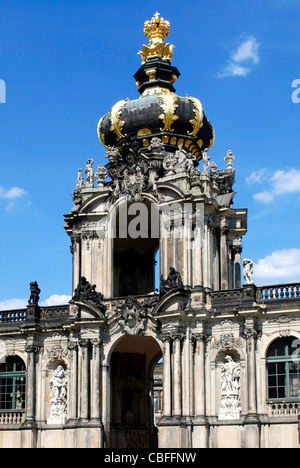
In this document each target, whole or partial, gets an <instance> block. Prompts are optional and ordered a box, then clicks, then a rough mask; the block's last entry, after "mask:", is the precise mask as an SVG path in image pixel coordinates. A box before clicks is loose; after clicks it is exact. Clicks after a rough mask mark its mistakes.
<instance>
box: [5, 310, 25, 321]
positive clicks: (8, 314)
mask: <svg viewBox="0 0 300 468" xmlns="http://www.w3.org/2000/svg"><path fill="white" fill-rule="evenodd" d="M26 319H27V309H22V310H8V311H0V324H3V323H16V322H25V321H26Z"/></svg>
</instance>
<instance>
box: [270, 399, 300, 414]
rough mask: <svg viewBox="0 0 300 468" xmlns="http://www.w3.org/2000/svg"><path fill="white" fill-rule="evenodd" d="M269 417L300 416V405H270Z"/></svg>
mask: <svg viewBox="0 0 300 468" xmlns="http://www.w3.org/2000/svg"><path fill="white" fill-rule="evenodd" d="M268 412H269V417H288V416H299V415H300V403H284V402H282V403H268Z"/></svg>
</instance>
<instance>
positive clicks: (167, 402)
mask: <svg viewBox="0 0 300 468" xmlns="http://www.w3.org/2000/svg"><path fill="white" fill-rule="evenodd" d="M162 341H163V342H164V365H163V378H164V380H163V397H164V416H165V417H168V416H171V415H172V396H171V338H170V337H169V336H163V337H162Z"/></svg>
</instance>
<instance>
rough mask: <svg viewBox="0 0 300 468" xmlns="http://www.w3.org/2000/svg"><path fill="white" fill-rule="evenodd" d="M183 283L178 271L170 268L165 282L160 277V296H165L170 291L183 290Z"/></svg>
mask: <svg viewBox="0 0 300 468" xmlns="http://www.w3.org/2000/svg"><path fill="white" fill-rule="evenodd" d="M183 288H184V286H183V282H182V278H181V275H180V273H179V272H178V271H176V270H175V268H173V267H171V268H170V273H169V276H168V278H167V279H166V280H165V279H164V277H163V276H161V282H160V293H161V295H162V296H163V295H165V294H167V293H168V292H170V291H173V290H176V289H183Z"/></svg>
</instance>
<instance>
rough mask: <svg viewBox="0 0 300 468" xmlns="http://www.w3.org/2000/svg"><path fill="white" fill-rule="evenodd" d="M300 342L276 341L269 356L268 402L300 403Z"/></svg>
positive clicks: (291, 339) (269, 351) (282, 339)
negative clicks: (299, 347) (299, 348)
mask: <svg viewBox="0 0 300 468" xmlns="http://www.w3.org/2000/svg"><path fill="white" fill-rule="evenodd" d="M298 343H299V340H297V339H296V338H295V337H288V338H280V339H278V340H276V341H274V342H273V343H272V344H271V346H270V348H269V350H268V354H267V382H268V400H281V401H282V400H284V401H298V399H299V391H300V355H299V353H298V352H297V348H298Z"/></svg>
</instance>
